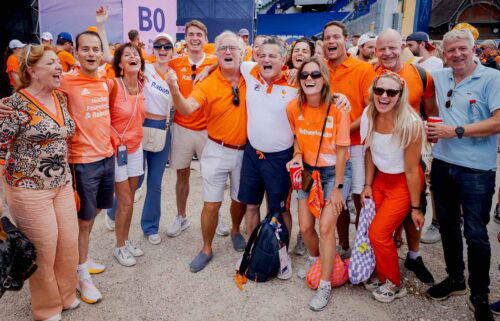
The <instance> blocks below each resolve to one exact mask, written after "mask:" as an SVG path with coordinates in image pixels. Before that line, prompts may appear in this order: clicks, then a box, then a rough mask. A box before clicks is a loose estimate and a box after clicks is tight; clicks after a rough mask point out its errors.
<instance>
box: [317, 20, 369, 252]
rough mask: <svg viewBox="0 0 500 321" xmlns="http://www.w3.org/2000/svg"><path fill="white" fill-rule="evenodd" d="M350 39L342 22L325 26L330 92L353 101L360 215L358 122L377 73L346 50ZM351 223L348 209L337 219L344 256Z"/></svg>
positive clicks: (354, 183)
mask: <svg viewBox="0 0 500 321" xmlns="http://www.w3.org/2000/svg"><path fill="white" fill-rule="evenodd" d="M347 40H348V37H347V28H346V27H345V25H344V24H343V23H341V22H339V21H330V22H328V23H327V24H326V25H325V26H324V27H323V49H324V56H325V58H326V59H327V61H328V68H329V70H330V88H331V91H332V92H335V93H341V94H344V95H346V96H347V98H348V99H349V102H350V103H351V112H350V116H351V146H350V148H349V155H350V158H349V161H348V162H347V164H346V166H347V167H348V166H352V171H351V172H352V178H351V184H352V185H351V193H352V195H353V200H354V203H355V205H356V211H357V214H358V215H359V211H360V209H361V197H360V194H361V192H362V191H363V185H364V181H365V165H364V164H365V163H364V152H363V145H362V144H361V138H360V135H359V124H360V119H361V115H362V113H363V109H364V108H365V106H366V102H367V100H368V89H369V88H370V86H371V83H372V80H373V78H374V77H375V72H374V71H373V66H372V65H371V64H369V63H367V62H364V61H361V60H358V59H356V58H354V57H353V56H352V55H351V54H350V53H347V50H346V45H347ZM348 172H349V171H347V173H348ZM349 224H350V218H349V211H348V210H347V209H344V210H343V211H342V213H341V214H340V217H339V219H338V222H337V231H338V234H339V247H338V248H337V251H338V252H339V253H338V254H339V255H341V256H343V257H346V256H348V255H349Z"/></svg>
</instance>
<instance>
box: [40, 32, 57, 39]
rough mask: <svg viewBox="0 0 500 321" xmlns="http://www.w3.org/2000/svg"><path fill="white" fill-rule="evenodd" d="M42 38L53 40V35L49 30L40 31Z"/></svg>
mask: <svg viewBox="0 0 500 321" xmlns="http://www.w3.org/2000/svg"><path fill="white" fill-rule="evenodd" d="M40 38H42V39H43V40H53V39H54V37H52V34H51V33H50V32H44V33H42V36H41V37H40Z"/></svg>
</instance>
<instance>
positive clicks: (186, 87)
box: [168, 55, 245, 130]
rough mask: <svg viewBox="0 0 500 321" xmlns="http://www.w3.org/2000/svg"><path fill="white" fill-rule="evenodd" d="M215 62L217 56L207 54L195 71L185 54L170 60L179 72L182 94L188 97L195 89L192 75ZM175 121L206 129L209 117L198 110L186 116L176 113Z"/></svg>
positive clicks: (178, 79)
mask: <svg viewBox="0 0 500 321" xmlns="http://www.w3.org/2000/svg"><path fill="white" fill-rule="evenodd" d="M215 63H217V57H215V56H212V55H207V56H206V57H205V60H204V61H203V62H202V64H201V65H200V66H197V67H196V70H195V71H193V70H192V64H191V63H190V62H189V58H188V56H187V55H184V56H181V57H178V58H175V59H172V60H170V62H169V63H168V66H169V67H170V68H172V69H173V70H174V71H175V73H176V74H177V83H178V84H179V89H180V91H181V94H182V96H184V97H185V98H187V97H188V96H189V95H190V94H191V91H192V90H193V79H192V77H191V75H193V74H199V73H200V72H202V71H203V69H204V68H205V67H206V66H210V65H213V64H215ZM243 100H245V99H243ZM174 123H176V124H178V125H180V126H182V127H185V128H189V129H192V130H204V129H206V128H207V119H206V118H205V115H204V114H203V111H202V110H197V111H195V112H194V113H192V114H191V115H189V116H184V115H182V114H181V113H175V116H174Z"/></svg>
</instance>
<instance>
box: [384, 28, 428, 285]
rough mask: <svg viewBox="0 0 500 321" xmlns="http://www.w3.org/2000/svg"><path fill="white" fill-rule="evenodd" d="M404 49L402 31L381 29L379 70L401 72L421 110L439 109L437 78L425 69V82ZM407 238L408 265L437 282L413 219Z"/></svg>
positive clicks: (411, 98)
mask: <svg viewBox="0 0 500 321" xmlns="http://www.w3.org/2000/svg"><path fill="white" fill-rule="evenodd" d="M402 52H403V40H402V38H401V35H400V34H399V32H397V31H396V30H394V29H387V30H384V31H382V32H381V33H380V34H379V36H378V37H377V42H376V47H375V55H376V56H377V58H378V61H379V63H380V66H379V67H378V68H377V73H378V74H380V73H382V72H383V71H384V70H390V71H392V72H395V73H397V74H399V75H400V76H401V77H402V78H403V79H404V80H405V81H406V82H407V86H408V89H409V96H408V102H409V103H410V105H411V106H412V107H413V108H414V109H415V110H416V111H417V113H419V114H420V111H421V108H420V105H421V104H422V110H423V111H424V112H425V114H427V115H433V114H435V113H436V111H437V105H436V100H435V96H434V82H433V81H432V77H431V75H430V74H429V73H428V72H427V71H425V70H424V72H425V73H426V77H427V84H426V85H425V90H424V85H423V83H422V82H423V79H422V78H421V77H420V74H419V72H418V70H417V68H416V66H414V65H412V64H409V63H403V62H402V60H401V54H402ZM403 226H404V229H405V232H406V240H407V242H408V250H409V251H408V254H407V257H406V260H405V267H406V268H407V269H409V270H410V271H413V272H414V273H415V275H416V276H417V278H418V279H419V280H420V281H422V282H423V283H426V284H432V283H434V278H433V276H432V274H431V273H430V272H429V270H428V269H427V268H426V267H425V265H424V262H423V261H422V257H421V256H420V253H419V248H420V234H421V232H420V231H417V229H416V227H415V225H414V224H413V222H412V220H411V219H410V220H405V222H404V223H403Z"/></svg>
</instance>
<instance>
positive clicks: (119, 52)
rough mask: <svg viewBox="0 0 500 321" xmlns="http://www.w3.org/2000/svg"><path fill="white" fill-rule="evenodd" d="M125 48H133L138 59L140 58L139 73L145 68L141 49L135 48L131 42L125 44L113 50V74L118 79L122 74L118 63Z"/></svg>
mask: <svg viewBox="0 0 500 321" xmlns="http://www.w3.org/2000/svg"><path fill="white" fill-rule="evenodd" d="M125 48H133V49H135V51H137V53H138V54H139V57H140V58H141V71H142V72H144V68H145V61H144V58H143V57H142V55H141V49H140V48H139V47H137V46H136V45H134V44H132V43H131V42H128V43H125V44H123V45H121V46H120V47H118V49H116V50H115V54H114V58H113V70H114V71H115V74H116V75H117V76H118V77H120V76H121V74H122V67H120V63H121V61H122V55H123V52H124V51H125Z"/></svg>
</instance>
